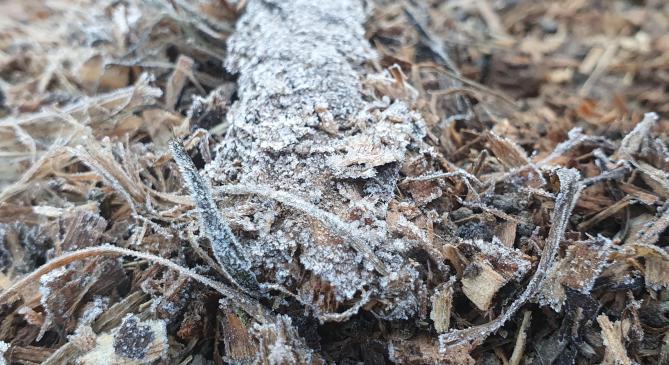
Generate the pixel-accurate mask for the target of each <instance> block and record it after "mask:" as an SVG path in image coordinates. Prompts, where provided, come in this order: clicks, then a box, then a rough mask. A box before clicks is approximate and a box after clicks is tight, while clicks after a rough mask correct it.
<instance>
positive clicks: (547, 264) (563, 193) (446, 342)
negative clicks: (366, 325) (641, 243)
mask: <svg viewBox="0 0 669 365" xmlns="http://www.w3.org/2000/svg"><path fill="white" fill-rule="evenodd" d="M555 172H556V174H557V176H558V178H559V179H560V193H559V194H558V196H557V198H556V200H555V210H554V212H553V219H552V225H551V229H550V231H549V233H548V238H547V239H546V243H545V246H544V249H543V252H542V255H541V260H540V261H539V265H538V266H537V268H536V271H535V273H534V276H533V277H532V279H531V280H530V282H529V283H528V284H527V287H526V288H525V290H524V291H523V293H522V294H521V295H520V296H519V297H518V298H517V299H516V300H515V301H514V302H513V303H511V305H510V306H509V307H508V308H507V309H505V310H504V312H503V313H502V314H501V315H500V316H499V317H497V318H496V319H495V320H493V321H491V322H488V323H486V324H483V325H478V326H472V327H470V328H467V329H463V330H451V331H449V332H447V333H444V334H442V335H441V336H439V341H440V343H441V350H442V351H448V349H449V348H451V347H453V346H458V345H459V344H462V343H464V342H468V341H473V340H475V339H484V338H486V337H487V336H489V335H490V334H491V333H493V332H495V331H497V330H498V329H499V328H501V327H502V326H503V325H504V323H506V322H507V321H508V320H509V319H510V318H511V317H512V316H513V315H514V314H515V313H516V312H517V311H518V309H520V307H521V306H522V305H523V304H524V303H525V302H527V301H528V300H530V299H531V298H532V297H534V296H535V295H536V294H537V292H538V291H539V290H540V289H541V288H542V286H543V285H544V282H545V278H546V275H547V271H548V270H549V269H550V268H551V267H552V266H553V265H554V264H555V259H556V255H557V253H558V250H559V248H560V242H561V241H562V237H563V235H564V232H565V230H566V228H567V224H568V223H569V217H570V216H571V212H572V210H573V209H574V206H575V205H576V200H577V199H578V197H579V195H580V193H581V190H582V189H583V184H582V182H581V176H580V174H579V172H578V171H576V170H572V169H563V168H558V169H556V170H555Z"/></svg>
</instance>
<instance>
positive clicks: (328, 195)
mask: <svg viewBox="0 0 669 365" xmlns="http://www.w3.org/2000/svg"><path fill="white" fill-rule="evenodd" d="M364 18H365V10H364V8H363V6H362V4H361V2H360V1H357V0H342V1H331V2H321V1H318V2H317V1H309V0H285V1H284V0H269V1H268V0H251V1H249V3H248V4H247V6H246V9H245V14H244V15H243V16H242V17H241V18H240V19H239V21H238V24H237V28H236V32H235V33H234V35H233V36H232V37H231V39H230V41H229V44H228V51H229V56H228V59H227V64H226V66H227V67H228V68H229V70H230V71H232V72H235V73H238V74H239V82H238V84H239V89H238V95H239V100H238V101H237V102H236V103H235V104H234V105H233V106H232V108H231V110H230V112H229V113H228V116H227V118H228V122H229V124H230V129H229V131H228V134H227V136H226V138H225V140H224V142H223V143H221V144H220V145H219V146H218V154H217V157H216V159H215V161H213V162H212V163H210V164H209V165H208V166H207V167H206V173H207V175H208V177H209V178H210V179H211V180H212V181H213V182H214V183H213V185H214V187H215V186H216V185H222V184H231V183H235V184H237V185H238V186H242V187H244V186H245V187H246V190H247V191H255V192H260V193H261V194H255V195H252V196H243V197H241V198H240V197H227V198H226V199H231V200H233V201H232V202H226V204H225V205H226V206H231V205H229V204H233V206H235V207H237V208H238V210H237V212H235V213H232V214H231V215H233V216H236V217H237V218H236V219H235V218H233V219H231V224H232V226H233V227H234V228H236V231H237V232H238V233H237V234H238V239H239V241H240V242H241V245H242V247H244V248H245V251H246V255H247V259H248V260H249V261H250V262H251V265H252V268H253V270H254V272H255V274H256V276H257V277H258V279H259V281H260V282H271V283H276V284H280V285H282V286H285V287H287V288H288V289H289V290H290V291H291V292H294V293H298V295H299V298H300V300H301V301H303V302H304V303H305V304H309V302H311V303H310V304H311V305H312V306H313V307H314V308H318V309H319V310H324V311H328V310H330V311H334V310H336V309H338V308H339V307H340V306H341V304H342V303H346V302H348V304H350V303H351V302H352V301H351V300H352V299H355V298H358V297H362V296H363V293H370V292H371V294H372V298H376V299H381V301H379V302H383V303H384V304H383V305H380V306H379V307H376V308H375V310H377V311H378V313H380V314H382V315H384V316H386V317H388V318H405V317H407V316H409V315H411V314H413V313H414V312H415V310H416V308H417V299H416V298H415V295H414V293H415V292H417V290H415V288H416V286H417V285H420V283H419V279H418V277H419V276H418V273H417V271H416V270H415V269H414V268H413V267H412V265H411V264H410V262H409V260H408V259H407V258H406V257H405V256H406V255H405V253H406V251H407V250H408V249H409V248H410V247H411V243H410V241H409V240H406V239H403V238H401V237H391V235H390V234H389V233H388V229H387V224H386V214H387V211H388V203H389V201H390V200H391V199H392V198H393V197H394V190H395V187H396V184H397V181H398V177H399V169H400V166H401V163H402V162H403V161H404V160H405V159H406V157H407V155H408V153H409V152H408V151H409V150H411V149H412V147H411V146H412V145H417V144H420V143H421V142H420V141H421V140H422V138H423V136H424V134H425V131H424V126H423V123H422V120H421V118H420V115H419V114H417V113H415V112H412V111H411V110H410V108H409V107H408V106H407V105H406V104H405V103H403V102H401V101H390V100H389V99H388V98H385V99H381V98H378V97H376V96H375V95H374V92H373V90H371V89H369V88H366V87H364V86H363V85H365V84H366V83H365V80H366V79H367V78H368V77H369V76H370V75H372V73H370V71H369V69H368V68H366V64H368V62H369V61H370V60H372V59H373V58H374V57H375V54H374V52H373V51H372V49H371V47H370V46H369V43H368V42H367V40H366V39H365V34H364V29H363V26H362V23H363V21H364ZM377 76H378V75H377ZM376 80H379V78H378V77H377V79H376ZM381 80H383V78H381ZM387 80H390V81H389V82H391V81H392V78H390V77H387ZM382 82H385V81H382ZM413 149H414V150H415V149H417V148H413ZM228 190H229V189H228ZM242 190H244V189H242ZM276 191H280V192H282V193H281V194H283V195H282V196H283V197H284V203H288V204H283V203H279V202H278V201H277V200H276V199H268V197H271V196H272V195H273V194H272V192H276ZM263 192H264V194H263ZM259 195H262V197H261V196H259ZM274 195H276V194H274ZM293 196H294V198H291V197H293ZM279 200H280V199H279ZM291 206H292V207H291ZM296 208H297V209H296ZM240 227H241V230H242V231H243V232H240ZM389 273H390V274H389Z"/></svg>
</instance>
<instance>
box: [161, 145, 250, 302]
mask: <svg viewBox="0 0 669 365" xmlns="http://www.w3.org/2000/svg"><path fill="white" fill-rule="evenodd" d="M170 149H171V151H172V155H173V157H174V160H175V161H176V162H177V165H178V166H179V171H180V172H181V176H182V177H183V179H184V181H185V182H186V186H187V187H188V190H189V191H190V194H191V196H192V197H193V200H194V201H195V206H196V208H197V212H198V216H199V219H200V226H201V228H202V231H204V234H205V235H206V236H207V238H209V241H210V243H211V249H212V251H213V252H214V257H215V258H216V261H218V263H219V265H221V268H222V269H223V270H225V271H226V272H227V273H228V274H229V275H230V277H232V278H233V279H234V281H235V284H237V285H239V286H240V287H242V288H244V289H246V290H249V291H250V294H252V295H257V294H258V292H259V289H260V288H259V286H258V281H257V280H256V276H255V274H254V273H253V272H252V271H251V264H250V263H249V261H248V260H247V259H246V257H245V255H244V252H243V251H242V247H241V246H240V244H239V242H238V241H237V238H235V235H234V234H233V233H232V230H231V229H230V227H229V226H228V224H227V222H225V220H224V219H223V217H222V216H221V214H220V212H219V211H218V208H217V207H216V203H215V202H214V198H213V197H212V195H211V188H210V187H209V186H208V185H207V184H206V183H205V181H204V180H203V179H202V177H201V176H200V174H199V173H198V171H197V169H196V168H195V164H193V160H191V158H190V156H188V154H187V153H186V150H185V149H184V148H183V146H182V145H181V143H180V142H179V141H177V140H176V139H171V140H170Z"/></svg>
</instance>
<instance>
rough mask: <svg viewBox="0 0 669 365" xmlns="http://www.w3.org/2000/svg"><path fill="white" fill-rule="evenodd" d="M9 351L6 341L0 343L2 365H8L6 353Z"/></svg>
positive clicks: (0, 361) (0, 364)
mask: <svg viewBox="0 0 669 365" xmlns="http://www.w3.org/2000/svg"><path fill="white" fill-rule="evenodd" d="M7 350H9V344H8V343H7V342H5V341H0V365H6V364H7V361H5V352H7Z"/></svg>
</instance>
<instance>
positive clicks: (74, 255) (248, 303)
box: [0, 245, 268, 323]
mask: <svg viewBox="0 0 669 365" xmlns="http://www.w3.org/2000/svg"><path fill="white" fill-rule="evenodd" d="M98 256H132V257H135V258H138V259H143V260H147V261H150V262H153V263H155V264H158V265H162V266H165V267H167V268H169V269H172V270H175V271H177V272H178V273H179V274H181V275H184V276H186V277H189V278H191V279H193V280H195V281H197V282H199V283H201V284H204V285H206V286H208V287H210V288H212V289H214V290H216V291H217V292H219V293H220V294H221V295H223V296H224V297H226V298H229V299H232V300H233V302H234V303H236V304H238V305H239V306H240V307H241V308H242V309H244V311H245V312H247V313H248V314H249V315H251V316H253V317H254V318H255V319H256V320H257V321H259V322H261V323H265V322H266V318H267V316H268V314H267V313H266V312H265V311H264V310H263V309H262V307H260V306H259V305H258V303H257V302H256V301H254V300H252V299H250V298H248V297H246V296H245V295H243V294H240V293H238V292H236V291H234V290H233V289H231V288H230V287H228V286H227V285H225V284H223V283H220V282H218V281H215V280H212V279H210V278H208V277H206V276H203V275H200V274H198V273H195V272H193V271H192V270H190V269H188V268H185V267H183V266H180V265H178V264H176V263H174V262H172V261H170V260H168V259H165V258H162V257H160V256H156V255H152V254H149V253H145V252H138V251H133V250H130V249H127V248H122V247H116V246H110V245H102V246H95V247H88V248H83V249H80V250H76V251H72V252H69V253H66V254H64V255H61V256H59V257H56V258H55V259H53V260H51V261H49V262H47V263H46V264H44V265H42V266H40V267H39V268H37V269H36V270H35V271H33V272H31V273H30V274H28V275H26V276H24V277H23V278H21V279H20V280H19V281H17V282H16V283H14V285H12V286H11V287H9V288H8V289H7V290H5V291H3V292H2V293H0V304H1V303H4V302H6V301H7V300H8V299H9V298H11V296H12V295H14V294H16V293H17V292H18V291H19V290H21V289H22V288H23V287H25V286H26V285H28V284H29V283H32V282H35V281H37V280H39V279H40V277H42V276H43V275H46V274H48V273H50V272H52V271H54V270H56V269H58V268H61V267H63V266H65V265H67V264H70V263H72V262H75V261H79V260H83V259H86V258H89V257H98Z"/></svg>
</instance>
